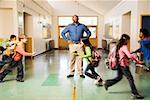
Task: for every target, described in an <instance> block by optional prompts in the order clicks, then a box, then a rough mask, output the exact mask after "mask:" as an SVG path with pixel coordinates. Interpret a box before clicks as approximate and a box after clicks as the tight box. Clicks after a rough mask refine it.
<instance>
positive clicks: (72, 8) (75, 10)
mask: <svg viewBox="0 0 150 100" xmlns="http://www.w3.org/2000/svg"><path fill="white" fill-rule="evenodd" d="M62 3H67V4H66V5H68V9H67V8H65V9H67V10H64V8H63V6H62V9H53V12H54V15H53V26H52V28H53V36H54V41H55V48H58V16H73V15H74V14H77V15H78V16H98V48H101V47H102V46H101V42H102V40H101V39H102V36H103V33H104V24H103V23H104V17H103V16H102V15H100V14H99V13H97V12H95V11H93V10H91V9H89V8H87V7H85V6H84V5H80V4H79V5H76V4H74V3H75V2H62ZM55 6H56V5H55ZM57 6H61V5H57ZM77 6H78V7H77ZM79 21H80V19H79Z"/></svg>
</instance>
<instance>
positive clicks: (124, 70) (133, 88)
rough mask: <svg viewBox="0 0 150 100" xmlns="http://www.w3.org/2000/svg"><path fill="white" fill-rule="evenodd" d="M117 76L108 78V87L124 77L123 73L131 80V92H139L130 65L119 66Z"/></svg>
mask: <svg viewBox="0 0 150 100" xmlns="http://www.w3.org/2000/svg"><path fill="white" fill-rule="evenodd" d="M117 71H118V72H117V77H115V78H114V79H109V80H106V81H105V82H106V85H107V86H108V87H110V86H112V85H114V84H116V83H118V82H119V81H120V80H121V79H122V78H123V75H124V76H125V77H126V78H127V80H128V82H129V85H130V88H131V92H132V93H133V94H138V91H137V89H136V86H135V84H134V79H133V76H132V74H131V72H130V70H129V67H125V68H124V67H121V66H120V67H118V70H117Z"/></svg>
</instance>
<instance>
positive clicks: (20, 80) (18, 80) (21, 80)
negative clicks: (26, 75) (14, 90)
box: [16, 79, 24, 82]
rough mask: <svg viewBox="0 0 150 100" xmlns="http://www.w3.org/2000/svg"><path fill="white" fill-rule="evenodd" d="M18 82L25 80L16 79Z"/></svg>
mask: <svg viewBox="0 0 150 100" xmlns="http://www.w3.org/2000/svg"><path fill="white" fill-rule="evenodd" d="M16 81H17V82H24V80H23V79H16Z"/></svg>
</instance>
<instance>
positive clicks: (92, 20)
mask: <svg viewBox="0 0 150 100" xmlns="http://www.w3.org/2000/svg"><path fill="white" fill-rule="evenodd" d="M79 22H80V23H83V24H85V25H93V26H94V25H97V17H79Z"/></svg>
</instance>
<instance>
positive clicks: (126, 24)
mask: <svg viewBox="0 0 150 100" xmlns="http://www.w3.org/2000/svg"><path fill="white" fill-rule="evenodd" d="M122 33H125V34H128V35H129V36H130V35H131V11H130V12H127V13H125V14H123V15H122ZM128 49H129V50H130V41H129V43H128Z"/></svg>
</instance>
